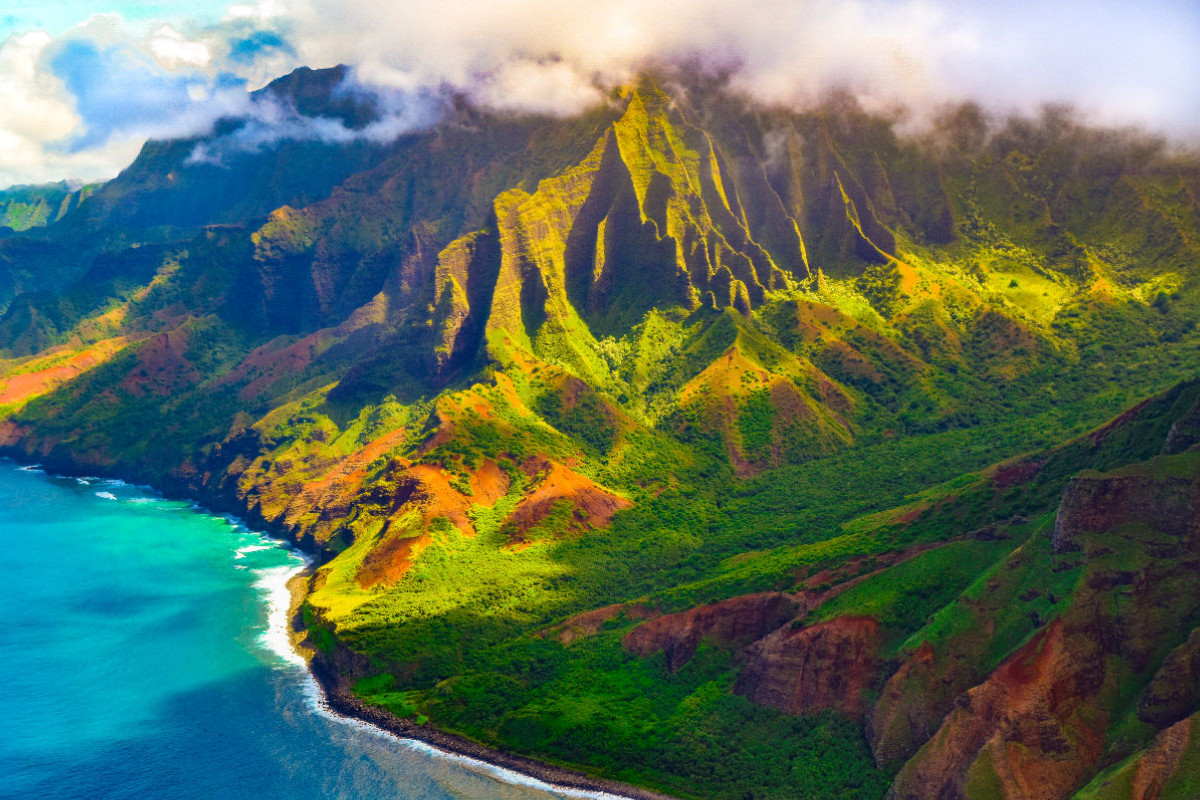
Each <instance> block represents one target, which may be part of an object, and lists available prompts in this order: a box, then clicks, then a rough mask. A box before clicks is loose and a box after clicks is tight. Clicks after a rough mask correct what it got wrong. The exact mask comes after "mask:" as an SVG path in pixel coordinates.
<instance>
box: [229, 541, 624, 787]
mask: <svg viewBox="0 0 1200 800" xmlns="http://www.w3.org/2000/svg"><path fill="white" fill-rule="evenodd" d="M260 549H262V548H260ZM292 552H293V554H295V551H292ZM307 566H308V562H307V560H306V562H305V563H304V564H300V565H290V564H289V565H284V566H281V567H267V568H265V569H256V570H254V572H255V574H257V575H258V576H259V577H258V580H256V581H255V582H254V586H255V588H256V589H258V590H259V591H260V592H262V594H263V596H264V597H265V598H266V601H267V605H268V609H269V610H268V612H267V629H266V630H265V631H264V632H263V634H262V636H261V638H260V641H261V642H262V644H263V645H264V646H266V647H267V649H269V650H270V651H271V652H273V653H275V654H276V655H277V656H279V657H280V658H281V659H283V660H284V661H285V662H287V663H288V664H290V665H294V666H297V667H300V668H301V669H302V670H303V678H304V680H303V686H304V697H305V700H306V701H307V704H308V706H309V708H310V709H311V710H313V711H314V712H316V713H317V714H320V715H321V716H323V717H325V718H327V719H331V720H334V721H336V722H338V723H339V724H342V725H346V726H348V727H351V728H354V729H356V730H358V731H362V732H364V733H369V734H371V735H372V736H375V737H377V738H380V739H386V740H388V741H391V742H396V743H399V744H400V745H402V746H403V747H406V748H408V749H410V750H416V751H417V752H420V753H424V754H425V755H427V756H430V757H432V758H439V759H443V760H445V761H450V762H453V763H455V764H458V765H459V766H462V767H466V768H467V769H470V770H471V771H472V772H475V773H479V774H483V775H487V776H489V777H491V778H494V779H496V780H498V781H502V782H503V783H507V784H509V785H512V786H526V787H529V788H531V789H537V790H540V791H544V792H549V793H551V794H555V795H558V796H560V797H577V798H581V799H582V800H628V799H627V798H626V797H625V796H624V795H618V794H612V793H611V792H596V791H589V790H587V789H572V788H569V787H566V786H558V785H555V784H551V783H547V782H546V781H543V780H541V779H540V778H535V777H533V776H532V775H526V774H524V773H521V772H516V771H514V770H511V769H507V768H505V767H500V766H496V765H495V764H489V763H488V762H486V761H481V760H480V759H477V758H471V757H470V756H464V755H459V754H458V753H451V752H448V751H446V750H442V749H440V748H438V747H435V746H433V745H431V744H427V743H425V742H421V741H417V740H416V739H406V738H404V737H402V736H397V735H396V734H394V733H391V732H390V731H385V730H383V729H382V728H377V727H375V726H374V725H372V724H370V723H369V722H364V721H363V720H360V719H355V718H354V717H346V716H343V715H341V714H339V713H337V712H336V711H334V710H333V709H332V708H330V707H329V703H328V702H326V700H325V694H324V692H322V691H321V686H320V684H318V683H317V679H316V678H315V677H314V676H313V674H312V673H311V672H310V671H309V670H308V664H307V663H306V662H305V661H304V658H303V657H302V656H301V655H300V654H299V653H298V652H296V650H295V648H293V647H292V639H291V636H289V634H288V610H289V609H290V607H291V599H292V598H291V592H289V591H288V587H287V583H288V581H289V580H291V578H292V576H293V575H297V574H299V573H300V572H302V571H303V570H304V569H305V568H306V567H307ZM238 568H239V569H244V567H238Z"/></svg>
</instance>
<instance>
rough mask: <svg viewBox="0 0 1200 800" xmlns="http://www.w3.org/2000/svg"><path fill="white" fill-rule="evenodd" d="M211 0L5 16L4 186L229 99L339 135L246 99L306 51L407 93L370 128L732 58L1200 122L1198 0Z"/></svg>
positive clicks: (936, 104) (770, 75)
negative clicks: (152, 8) (449, 101)
mask: <svg viewBox="0 0 1200 800" xmlns="http://www.w3.org/2000/svg"><path fill="white" fill-rule="evenodd" d="M208 5H209V6H212V8H210V9H208V11H207V13H206V14H204V15H203V17H197V18H196V19H189V18H186V17H177V18H171V19H162V20H151V21H147V20H145V19H134V18H132V17H130V18H126V17H124V16H122V14H121V10H120V6H119V4H118V5H117V6H115V7H114V9H113V11H112V12H110V13H105V14H98V15H93V16H90V17H85V16H84V15H83V14H81V15H80V18H79V21H78V23H77V24H76V25H74V26H73V27H68V28H65V29H60V28H61V27H62V26H61V25H60V26H59V28H51V29H50V30H46V29H45V28H42V27H41V26H39V25H38V24H36V21H35V20H33V19H30V20H24V19H22V18H21V17H20V16H19V15H14V17H13V18H12V19H11V20H10V21H8V23H7V25H5V26H0V37H5V38H3V39H0V75H2V76H3V77H4V78H5V87H4V89H3V91H0V120H2V121H0V185H10V184H14V183H38V182H48V181H52V180H58V179H62V178H80V179H85V180H94V179H97V178H108V177H111V176H112V175H114V174H115V173H116V172H117V171H118V170H119V169H120V168H122V167H124V166H125V165H127V164H128V163H129V162H130V161H132V159H133V156H134V155H135V154H136V153H137V150H138V149H139V148H140V146H141V144H142V142H144V141H145V140H146V139H147V138H159V139H169V138H176V137H187V136H195V135H198V134H203V133H206V132H207V131H209V130H210V129H211V126H212V125H213V123H214V122H215V121H216V120H218V119H220V118H223V117H229V116H239V115H244V116H250V117H253V118H255V119H257V120H258V122H259V123H260V124H259V127H260V128H261V127H264V126H272V125H279V126H280V128H281V129H280V130H278V131H276V132H274V133H270V134H268V133H265V132H263V131H261V130H260V132H259V134H257V136H256V137H248V138H250V139H254V140H255V141H257V142H258V144H262V143H263V142H265V141H269V140H270V139H271V138H273V137H276V138H277V137H279V136H297V137H305V136H312V137H315V138H322V139H327V138H330V137H337V136H344V135H345V134H344V132H339V131H338V130H337V129H336V126H335V127H334V128H326V129H324V130H317V129H315V128H314V129H311V130H309V129H301V130H297V129H295V126H294V123H295V120H294V119H292V118H290V117H289V116H288V115H287V113H286V111H285V112H284V113H282V114H281V113H279V112H278V110H276V109H268V108H264V107H262V106H261V105H260V104H255V103H254V102H253V101H252V100H251V96H250V94H249V91H250V90H253V89H256V88H257V87H261V86H263V85H265V84H266V83H267V82H269V81H270V80H273V79H274V78H276V77H278V76H280V75H284V74H286V73H287V72H289V71H290V70H292V69H294V68H296V67H298V66H310V67H314V68H317V67H324V66H331V65H334V64H339V63H343V64H351V65H354V67H355V75H356V80H357V81H358V82H359V84H361V85H362V86H365V87H370V88H371V91H374V92H376V93H378V94H379V95H380V96H381V97H389V98H392V101H393V102H394V101H395V100H396V99H397V98H400V99H401V100H402V102H401V103H399V104H397V105H395V106H394V107H393V109H392V112H391V113H389V114H387V115H386V116H387V117H388V121H387V122H386V123H385V124H382V125H381V126H380V127H378V128H377V129H375V130H374V131H373V132H372V134H371V135H372V136H374V137H375V138H386V137H387V136H394V135H398V134H399V133H403V132H405V131H406V130H409V129H411V128H413V127H415V126H421V125H426V124H428V123H429V122H430V119H431V115H430V113H428V112H429V108H430V105H428V104H429V103H431V102H433V101H436V99H437V98H438V97H440V96H444V95H446V94H456V95H459V96H461V97H463V98H466V99H468V100H470V101H471V102H472V103H474V104H477V105H478V106H481V107H485V108H490V109H494V110H499V111H511V112H517V113H526V112H528V113H536V114H549V115H556V116H564V115H571V114H576V113H579V112H581V111H582V110H584V109H586V108H589V107H593V106H595V105H596V104H597V103H602V102H604V100H605V97H606V95H607V94H608V93H609V92H610V91H611V90H612V89H613V88H614V87H617V86H620V85H622V84H625V83H628V82H629V81H630V80H631V79H632V78H633V77H634V76H635V75H636V74H638V73H639V72H641V71H643V70H645V69H646V68H647V67H651V66H653V65H659V66H660V67H661V66H663V65H668V66H672V65H673V66H680V65H686V67H687V68H688V69H697V68H698V69H700V70H702V71H705V72H710V73H714V74H717V73H719V74H724V75H726V76H727V81H728V85H729V88H730V89H731V90H733V91H736V92H739V93H742V94H744V95H746V96H747V97H749V98H752V99H754V100H755V101H757V102H761V103H765V104H768V105H784V106H789V107H793V108H805V107H810V106H811V105H812V104H814V103H816V102H819V101H820V100H821V99H822V98H824V97H825V96H827V95H828V94H829V93H830V92H831V91H834V90H838V91H844V92H848V93H850V94H851V95H853V96H854V97H855V98H856V99H857V100H858V102H859V103H860V104H861V105H862V106H863V107H864V108H865V109H867V110H868V111H875V112H889V113H890V112H892V111H893V110H894V109H896V108H897V107H901V106H902V107H906V108H909V109H910V110H911V112H910V114H909V117H908V124H909V125H910V126H917V125H919V124H920V123H922V122H927V121H928V120H929V119H931V118H932V117H933V116H935V115H936V113H937V110H938V109H940V108H942V107H943V106H945V105H946V104H954V103H960V102H964V101H971V102H977V103H979V104H981V105H982V106H983V107H985V108H986V109H988V110H989V111H990V112H992V113H995V114H999V115H1007V114H1010V113H1013V112H1019V113H1024V114H1032V113H1036V111H1037V109H1038V108H1039V107H1040V106H1041V105H1043V104H1045V103H1057V104H1063V103H1066V104H1070V105H1072V106H1074V107H1076V108H1078V109H1079V112H1080V113H1081V114H1082V115H1083V117H1084V118H1085V119H1087V120H1089V121H1091V122H1093V123H1095V124H1099V125H1106V126H1111V125H1116V126H1124V125H1130V124H1136V125H1140V126H1144V127H1147V128H1148V129H1150V130H1154V131H1157V132H1160V133H1164V134H1166V135H1168V136H1171V137H1172V138H1174V139H1177V140H1185V141H1190V140H1192V139H1193V138H1194V136H1195V134H1196V132H1197V123H1196V120H1198V119H1200V89H1198V88H1197V87H1200V81H1197V80H1196V79H1195V78H1196V76H1197V75H1198V74H1200V56H1198V55H1197V48H1195V46H1194V43H1195V42H1196V41H1197V36H1198V34H1200V11H1197V9H1196V8H1195V7H1193V6H1192V4H1189V3H1183V2H1177V1H1176V0H1163V2H1159V3H1156V4H1154V5H1153V7H1146V6H1144V5H1142V6H1139V7H1137V8H1133V7H1129V6H1126V5H1125V4H1120V3H1115V2H1105V3H1099V4H1095V3H1092V4H1086V5H1082V4H1079V3H1074V2H1058V3H1054V4H1050V5H1046V4H1033V3H1026V2H1007V3H1001V4H976V3H970V4H957V3H949V2H946V1H945V0H889V1H887V2H879V1H874V0H854V1H853V2H832V0H767V2H761V3H754V4H750V5H747V4H736V3H718V2H713V0H676V2H632V0H614V2H608V3H604V4H586V5H584V4H579V5H568V6H563V5H561V4H555V3H548V2H545V0H520V2H511V3H501V2H493V1H492V0H484V1H483V2H480V1H479V0H476V1H475V2H466V0H458V1H457V2H452V3H448V4H442V5H438V6H436V7H434V6H423V5H419V4H404V5H396V6H394V5H392V4H385V3H380V2H377V1H376V0H352V2H348V3H340V2H339V3H332V2H328V0H291V2H281V1H280V0H263V1H262V2H258V3H250V4H237V5H228V6H226V5H225V4H224V3H215V4H212V3H210V4H208ZM164 13H165V12H164ZM197 13H198V14H199V11H198V12H197ZM198 19H203V20H204V21H197V20H198ZM212 19H219V21H218V22H215V23H214V22H212V21H211V20H212ZM39 28H41V29H39ZM414 97H419V98H421V99H422V102H421V103H420V104H414V102H413V98H414ZM434 104H435V105H436V103H434ZM289 125H292V129H290V130H289V128H288V126H289Z"/></svg>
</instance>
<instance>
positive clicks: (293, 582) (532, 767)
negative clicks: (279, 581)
mask: <svg viewBox="0 0 1200 800" xmlns="http://www.w3.org/2000/svg"><path fill="white" fill-rule="evenodd" d="M14 456H16V457H14ZM0 460H2V461H8V462H9V463H11V464H13V465H14V466H15V467H16V468H17V469H25V470H39V471H41V472H44V473H46V474H48V475H50V476H53V477H62V478H77V477H95V478H102V479H105V480H118V481H121V482H122V483H126V484H129V485H132V486H135V487H140V488H146V489H149V490H150V491H153V492H155V493H156V494H159V495H160V496H161V497H163V498H165V499H177V500H185V501H187V502H191V503H192V504H194V505H195V507H196V508H197V510H199V511H201V512H203V513H207V514H211V515H213V516H222V517H227V518H228V517H232V518H234V519H236V520H238V521H239V522H240V523H241V524H243V525H244V526H245V527H246V528H247V529H248V530H252V531H255V532H257V533H259V534H260V535H262V536H265V537H268V538H271V539H275V540H277V541H279V542H281V543H286V544H287V545H288V546H289V547H291V548H292V549H293V551H294V552H296V553H297V555H300V556H301V557H302V558H304V560H305V561H306V562H307V563H306V564H305V565H304V566H303V567H300V568H298V570H297V571H296V572H295V573H294V574H292V575H291V576H290V577H289V578H288V580H287V584H286V587H287V594H288V608H287V609H286V617H285V627H286V633H287V638H288V645H289V646H290V649H291V651H292V653H293V654H294V655H295V656H296V657H297V659H298V660H299V661H301V662H303V664H302V666H303V667H304V669H305V670H306V672H307V673H308V675H309V677H311V678H312V682H313V685H314V687H315V689H316V691H317V697H316V701H317V703H318V704H320V705H321V706H323V710H325V711H327V712H328V713H331V714H333V715H335V716H338V717H341V718H343V719H345V720H350V721H353V722H357V723H360V724H364V725H367V726H370V727H371V728H374V729H376V730H377V731H378V732H380V733H382V734H384V735H386V736H390V737H393V738H395V739H398V740H406V741H408V742H415V743H419V744H421V745H423V746H425V747H427V748H428V749H429V750H430V751H432V753H434V754H436V755H439V756H442V757H446V758H454V759H465V760H467V761H474V762H476V763H477V764H479V765H481V766H483V767H489V768H491V769H493V770H501V771H504V772H509V773H512V774H513V775H515V776H518V777H525V778H529V779H532V780H534V781H537V782H539V783H541V784H544V785H545V786H544V788H545V789H547V790H548V791H551V792H556V791H557V792H558V793H559V794H567V795H568V796H576V797H587V798H595V800H678V798H676V797H674V796H672V795H667V794H663V793H661V792H655V791H652V790H649V789H642V788H639V787H636V786H630V785H629V784H624V783H620V782H618V781H614V780H608V779H605V778H597V777H594V776H591V775H587V774H585V773H582V772H577V771H575V770H571V769H568V768H566V767H559V766H555V765H553V764H549V763H546V762H543V761H538V760H536V759H534V758H530V757H527V756H519V755H515V754H512V753H507V752H504V751H503V750H498V749H495V748H490V747H487V746H485V745H483V744H480V743H479V742H476V741H475V740H473V739H469V738H467V737H465V736H462V735H460V734H455V733H449V732H447V731H443V730H439V729H438V728H435V727H433V726H432V725H430V724H425V725H418V724H417V723H415V722H413V721H411V720H407V719H403V718H401V717H397V716H395V715H394V714H391V713H390V712H388V711H386V710H384V709H382V708H379V707H377V706H370V705H367V704H366V703H364V702H362V701H361V700H360V699H359V698H357V697H355V696H354V694H353V693H352V692H351V691H350V687H349V686H348V685H347V684H346V682H345V681H344V680H343V679H342V678H341V676H340V675H339V674H338V673H337V672H336V670H335V669H334V668H333V667H332V665H330V664H329V663H328V662H327V661H326V660H325V658H324V657H323V656H322V655H321V654H320V653H319V652H317V651H315V650H314V649H313V648H311V647H309V646H308V645H307V643H306V637H307V629H306V628H304V627H303V624H302V623H301V622H300V616H301V615H300V604H301V603H302V602H303V599H304V595H305V592H306V589H307V584H308V578H309V577H310V576H311V575H312V574H313V571H314V570H315V569H316V568H317V567H318V566H319V564H320V554H318V553H313V552H311V551H310V550H308V549H307V548H305V547H304V546H303V545H301V544H300V543H299V542H297V541H296V540H295V539H294V538H293V537H291V536H288V535H287V534H286V533H283V532H280V531H276V530H273V529H272V528H273V527H274V526H272V525H270V524H269V523H265V521H263V520H259V521H258V524H255V521H253V520H249V519H247V518H246V517H245V516H244V515H242V514H239V513H238V512H237V511H236V510H229V509H220V508H215V507H214V506H213V505H209V504H206V503H205V502H204V501H203V500H199V499H197V498H196V497H194V496H188V495H187V494H186V493H175V492H170V491H167V492H164V491H162V490H161V489H160V488H159V487H157V486H154V485H153V484H150V483H145V482H142V481H136V480H130V479H129V477H128V476H126V477H122V476H121V475H119V474H113V472H112V471H106V470H103V469H100V470H96V469H90V470H86V471H85V470H79V469H78V468H77V467H76V468H71V467H67V468H66V469H63V466H64V465H60V464H45V463H40V462H37V461H33V460H30V459H28V458H21V457H19V456H18V455H17V454H14V453H13V450H12V449H11V448H2V449H0ZM106 472H107V474H105V473H106ZM215 505H217V506H220V505H225V504H215ZM298 666H300V664H298ZM497 779H498V780H504V779H503V778H502V777H498V776H497Z"/></svg>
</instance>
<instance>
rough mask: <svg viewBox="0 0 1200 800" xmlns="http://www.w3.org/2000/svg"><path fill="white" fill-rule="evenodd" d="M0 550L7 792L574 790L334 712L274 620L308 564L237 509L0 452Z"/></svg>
mask: <svg viewBox="0 0 1200 800" xmlns="http://www.w3.org/2000/svg"><path fill="white" fill-rule="evenodd" d="M0 546H2V547H3V553H4V556H5V558H4V562H5V563H4V577H3V580H2V581H0V587H2V588H0V602H2V603H3V609H4V611H3V617H2V619H0V698H3V702H2V704H0V797H5V798H7V797H13V798H16V797H21V798H26V797H29V798H35V797H36V798H62V799H64V800H66V799H68V798H81V799H82V798H88V800H99V799H100V798H138V800H153V799H154V798H220V799H222V800H237V798H255V800H270V799H274V798H278V799H279V800H284V799H285V798H303V799H304V800H310V798H311V799H313V800H315V799H316V798H346V800H352V799H354V798H397V799H402V800H409V799H416V798H421V799H422V800H424V799H425V798H430V799H439V798H454V799H455V800H474V799H476V798H477V799H479V800H483V799H484V798H487V799H489V800H492V799H494V800H535V799H544V798H551V797H566V796H580V795H578V794H576V793H567V792H565V791H564V792H555V791H550V790H549V787H544V786H543V787H542V788H538V787H536V786H533V785H522V784H521V783H520V782H521V781H522V780H523V779H522V778H520V777H519V776H514V775H511V773H509V774H507V779H502V778H503V777H504V774H503V773H499V771H496V770H493V769H492V768H490V767H487V766H486V765H481V764H478V763H477V762H469V761H465V760H462V759H458V758H455V757H450V756H445V755H441V754H436V753H432V752H430V749H429V748H427V747H425V746H424V745H419V744H416V743H411V742H408V743H405V742H401V741H399V740H396V739H394V738H391V737H388V736H385V735H383V734H380V733H379V732H377V731H374V730H373V729H370V728H368V727H366V726H363V725H360V724H357V723H353V722H349V721H346V720H342V719H340V718H337V717H334V716H333V715H330V714H329V713H328V712H325V711H323V710H322V709H321V707H320V704H319V703H318V701H317V694H316V691H315V687H314V686H313V684H312V680H311V678H310V677H309V676H308V673H307V671H306V670H305V669H304V667H303V666H302V665H301V664H299V663H297V661H296V659H295V656H294V655H292V654H291V653H290V651H289V650H288V648H287V647H286V636H284V635H283V634H282V624H283V618H284V616H285V613H286V612H285V604H286V590H285V589H284V588H283V583H284V581H285V580H286V578H287V576H288V575H289V574H291V573H292V572H293V571H295V570H296V569H297V568H298V567H300V566H302V564H303V562H302V561H301V559H300V558H299V557H298V556H297V555H296V554H294V553H292V552H291V551H289V550H288V549H286V548H285V547H283V546H282V544H281V543H279V542H275V541H272V540H269V539H264V538H263V537H261V536H259V535H258V534H256V533H254V532H252V531H249V530H247V529H246V528H245V527H243V526H241V525H239V524H237V523H236V522H235V521H231V520H228V519H225V518H222V517H219V516H214V515H211V514H206V513H203V512H202V511H200V510H197V509H196V508H194V507H193V506H190V505H189V504H187V503H181V502H173V501H166V500H162V499H160V498H157V497H155V496H154V495H152V494H150V493H148V492H146V491H143V490H141V489H138V488H135V487H132V486H128V485H125V484H121V483H115V482H109V481H103V480H98V479H76V478H56V477H51V476H47V475H45V474H41V473H40V472H37V471H30V470H27V469H18V468H17V467H16V466H15V465H13V464H11V463H9V462H3V461H0ZM498 776H499V777H498ZM514 781H515V782H514Z"/></svg>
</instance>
